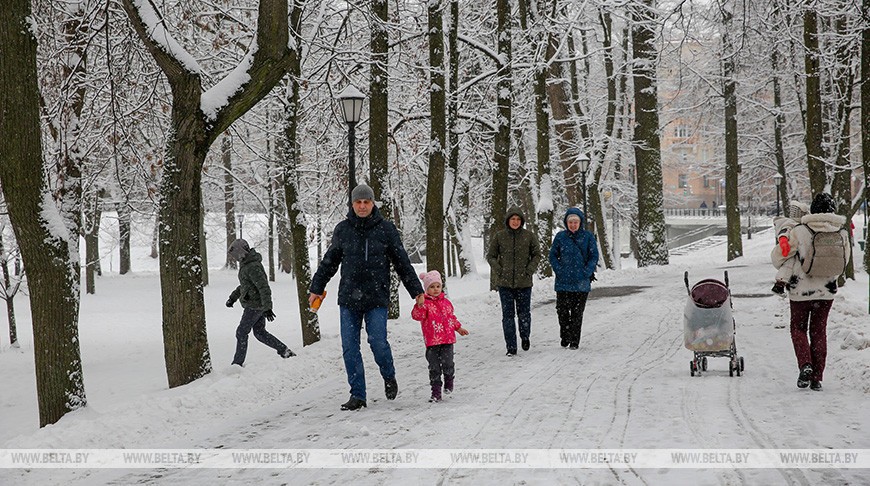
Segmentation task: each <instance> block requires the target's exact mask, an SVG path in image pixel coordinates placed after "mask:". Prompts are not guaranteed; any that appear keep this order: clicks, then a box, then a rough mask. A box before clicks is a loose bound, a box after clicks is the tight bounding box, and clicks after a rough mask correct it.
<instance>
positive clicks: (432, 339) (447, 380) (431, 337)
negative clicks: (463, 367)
mask: <svg viewBox="0 0 870 486" xmlns="http://www.w3.org/2000/svg"><path fill="white" fill-rule="evenodd" d="M420 279H421V280H422V281H423V288H425V289H426V298H425V300H424V302H423V303H422V304H417V305H415V306H414V308H413V309H412V310H411V317H412V318H413V319H414V320H415V321H420V327H421V328H422V329H423V340H424V341H426V361H428V362H429V384H430V385H432V397H431V398H430V399H429V401H430V402H440V401H441V375H442V374H443V375H444V393H451V392H452V391H453V372H454V366H453V343H455V342H456V333H457V332H458V333H459V334H461V335H463V336H466V335H468V331H466V330H465V329H464V328H463V327H462V324H460V323H459V321H458V320H457V319H456V316H455V315H453V304H451V303H450V301H449V300H447V296H446V295H445V294H444V292H442V291H441V275H440V274H439V273H438V271H437V270H432V271H431V272H428V273H421V274H420Z"/></svg>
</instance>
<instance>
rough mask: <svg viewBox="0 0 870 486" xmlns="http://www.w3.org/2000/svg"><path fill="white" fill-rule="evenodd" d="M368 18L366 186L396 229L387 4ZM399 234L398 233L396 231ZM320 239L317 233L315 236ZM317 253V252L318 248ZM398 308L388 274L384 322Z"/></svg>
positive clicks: (382, 0)
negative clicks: (390, 170)
mask: <svg viewBox="0 0 870 486" xmlns="http://www.w3.org/2000/svg"><path fill="white" fill-rule="evenodd" d="M371 9H372V14H374V17H375V18H376V19H377V20H375V21H374V23H373V24H372V25H373V27H372V31H371V39H370V48H371V55H372V64H371V73H372V74H371V81H370V82H369V97H370V98H371V103H370V104H369V185H370V186H371V188H372V191H373V192H374V193H375V199H376V200H378V201H379V202H380V206H379V209H380V212H381V216H383V217H384V219H386V220H387V221H392V222H393V223H395V224H396V227H397V228H399V224H398V223H399V222H398V221H396V220H395V218H394V217H393V194H392V191H389V190H387V188H386V187H385V185H386V184H385V183H386V181H387V180H388V166H387V162H388V160H389V138H388V137H389V131H390V127H389V105H388V101H389V100H388V94H389V93H388V92H387V89H388V87H389V81H390V76H389V69H388V62H389V59H388V55H389V40H390V36H389V32H388V31H387V27H388V26H389V25H390V19H389V5H388V3H387V0H373V1H372V4H371ZM399 231H401V229H399ZM318 238H320V233H318ZM318 251H320V248H319V246H318ZM399 317H400V308H399V278H398V276H397V275H396V273H395V272H390V305H389V307H388V309H387V318H388V319H398V318H399Z"/></svg>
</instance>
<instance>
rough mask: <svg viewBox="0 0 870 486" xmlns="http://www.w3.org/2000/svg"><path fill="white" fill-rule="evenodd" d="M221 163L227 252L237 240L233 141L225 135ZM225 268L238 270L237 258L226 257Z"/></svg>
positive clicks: (222, 141)
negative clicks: (222, 167)
mask: <svg viewBox="0 0 870 486" xmlns="http://www.w3.org/2000/svg"><path fill="white" fill-rule="evenodd" d="M221 161H222V162H223V166H224V222H225V227H226V231H227V250H229V249H230V245H231V244H232V243H233V241H235V240H236V238H237V236H236V235H237V233H236V231H237V230H236V197H235V192H236V191H235V179H234V178H233V139H232V137H230V134H229V133H225V134H224V136H223V138H222V139H221ZM224 268H231V269H236V268H239V264H238V262H237V261H236V259H235V258H233V257H231V256H230V255H229V254H227V255H226V263H225V264H224Z"/></svg>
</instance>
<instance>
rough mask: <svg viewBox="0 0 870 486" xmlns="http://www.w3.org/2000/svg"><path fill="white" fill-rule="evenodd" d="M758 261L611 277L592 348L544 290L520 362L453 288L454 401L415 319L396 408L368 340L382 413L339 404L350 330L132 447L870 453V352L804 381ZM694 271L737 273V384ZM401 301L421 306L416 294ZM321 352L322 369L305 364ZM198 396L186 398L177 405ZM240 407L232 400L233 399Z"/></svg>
mask: <svg viewBox="0 0 870 486" xmlns="http://www.w3.org/2000/svg"><path fill="white" fill-rule="evenodd" d="M712 251H716V250H712ZM759 261H761V259H760V258H759V259H756V260H753V259H746V260H745V261H742V262H741V263H740V264H736V265H724V264H719V265H714V266H713V267H707V266H705V265H704V264H703V263H702V264H699V263H698V262H697V261H695V260H692V261H687V263H689V264H690V265H682V264H680V261H679V260H677V259H675V262H672V264H671V265H669V266H667V267H657V268H653V269H642V270H627V271H623V272H605V273H603V275H602V276H601V278H600V280H601V281H600V282H598V284H599V285H598V286H597V287H596V289H598V293H599V297H598V298H593V299H590V301H589V303H588V306H587V311H586V322H585V324H584V329H583V338H582V341H581V347H580V350H579V351H571V350H567V349H563V348H561V347H560V346H559V343H558V324H557V320H556V314H555V304H554V302H553V299H554V295H553V292H552V290H551V289H552V284H551V282H550V281H544V282H540V283H538V284H537V285H536V287H535V291H534V294H533V311H532V315H533V327H532V348H531V350H530V351H528V352H523V351H520V354H519V355H518V356H517V357H513V358H510V357H506V356H504V343H503V338H502V336H501V324H500V310H499V307H498V299H497V296H496V294H495V293H491V292H487V291H486V289H485V284H484V283H482V282H481V281H477V282H470V283H469V282H465V281H462V282H457V283H455V284H452V285H453V286H454V287H453V289H451V291H452V292H453V293H454V295H455V296H456V297H454V298H453V301H454V304H455V305H456V308H457V314H458V315H459V317H460V319H461V320H462V321H463V323H464V324H465V326H466V327H467V328H468V329H469V330H470V331H471V334H470V335H469V336H467V337H464V338H463V337H460V338H459V342H458V343H457V345H456V363H457V378H456V380H457V381H456V392H455V393H454V394H453V395H452V396H449V397H448V398H447V399H446V400H445V401H444V403H438V404H430V403H428V402H427V398H428V393H429V387H428V382H427V381H428V376H427V371H426V361H425V358H424V356H423V353H424V347H423V345H422V338H421V336H420V332H419V325H418V324H417V323H416V322H414V321H412V320H411V319H410V318H408V317H406V316H405V317H403V318H401V319H400V320H399V321H396V322H395V323H392V324H391V325H390V341H391V344H392V345H393V352H394V357H395V362H396V366H397V373H398V374H397V378H398V381H399V386H400V392H399V397H398V398H397V400H395V401H387V400H386V399H384V398H383V385H382V382H381V380H380V377H379V376H378V374H377V371H376V370H377V368H376V366H375V365H374V362H373V360H372V358H371V353H370V351H369V350H368V349H364V352H363V356H364V359H365V362H366V370H367V378H368V382H369V385H368V388H369V406H368V408H367V409H364V410H361V411H358V412H342V411H340V410H339V404H340V403H342V402H343V401H344V400H346V398H347V384H346V382H345V376H344V373H343V372H342V368H341V362H340V348H339V343H338V340H337V338H336V337H335V335H334V334H330V333H327V337H326V339H325V340H324V342H323V343H322V346H324V347H325V348H321V349H319V351H318V353H320V354H319V355H318V354H315V355H313V356H310V355H309V356H308V357H306V352H307V351H308V349H306V350H302V352H301V353H300V357H299V358H294V359H292V360H289V361H287V362H281V363H276V362H277V361H278V360H276V359H274V357H273V356H272V357H268V358H265V360H264V361H265V362H266V363H268V367H266V368H265V371H264V368H258V366H259V365H257V364H255V365H252V366H249V367H247V368H246V369H244V370H243V371H242V373H241V374H238V375H236V374H227V372H226V371H225V370H221V369H219V371H218V372H217V373H216V375H217V376H216V377H215V378H214V383H212V384H211V385H210V386H212V387H213V388H214V389H215V390H216V391H218V392H219V393H216V394H215V399H216V400H228V401H232V400H233V394H232V390H233V386H234V383H235V384H236V386H238V387H239V389H240V392H239V393H245V392H244V388H243V387H242V383H243V382H248V381H253V380H255V379H258V378H260V377H259V376H258V375H257V374H258V373H269V372H270V370H271V369H273V368H272V366H274V367H275V368H276V369H278V368H279V367H281V366H287V367H294V368H298V369H297V370H296V371H295V372H293V373H292V374H290V375H288V376H289V377H290V378H292V379H293V380H296V381H294V382H287V383H286V388H278V389H277V390H276V391H275V392H274V396H265V397H263V404H262V406H251V407H250V408H249V411H247V412H245V413H227V416H225V417H224V416H215V415H214V414H212V415H211V416H206V417H204V418H203V420H201V421H199V422H197V421H196V420H195V418H193V417H190V418H189V419H188V421H189V423H181V421H179V422H178V423H175V425H177V426H178V429H177V430H176V431H175V432H174V433H173V431H171V430H170V431H159V430H147V428H146V432H145V433H146V434H149V435H150V438H149V436H145V437H138V438H137V439H135V440H132V439H130V440H129V441H128V443H127V444H126V445H125V447H130V448H136V447H141V448H147V447H197V448H222V449H248V448H253V449H270V448H279V449H280V448H285V449H305V448H311V449H424V448H435V449H452V448H464V449H471V448H496V449H502V448H521V449H547V448H557V449H558V448H566V449H595V448H602V449H620V448H634V449H647V448H648V449H661V448H693V449H710V448H734V449H760V448H763V449H778V448H782V449H792V448H800V449H804V448H819V449H824V448H849V449H868V448H870V434H868V428H870V412H868V407H867V403H868V401H867V392H866V390H864V389H862V388H861V386H857V385H858V384H855V385H856V386H853V385H851V384H850V381H849V380H850V378H851V377H852V376H854V374H852V373H850V372H849V370H848V369H847V367H848V366H849V365H848V363H853V362H854V358H853V357H854V355H855V354H856V353H857V352H856V351H855V350H853V349H847V350H843V349H840V347H839V344H838V343H837V342H836V341H832V344H831V346H829V369H828V371H827V372H826V380H825V391H824V392H821V393H816V392H811V391H809V390H798V389H797V388H796V387H795V384H794V381H795V379H796V373H797V371H796V366H795V364H794V355H793V351H792V348H791V343H790V340H789V336H788V330H787V329H783V328H778V327H777V325H781V324H782V323H783V322H784V319H785V317H783V316H787V311H788V309H787V304H786V302H785V301H784V300H780V299H778V298H776V297H773V296H770V295H769V294H768V292H767V291H766V289H767V288H769V286H770V282H769V280H770V276H771V275H770V274H771V272H770V271H769V268H767V269H759V263H758V262H759ZM686 269H688V270H689V271H690V282H695V281H697V280H700V279H702V278H708V277H713V278H719V279H721V278H722V271H723V270H724V269H727V270H728V272H729V276H730V281H731V287H732V292H733V293H734V294H735V298H734V316H735V319H736V320H737V344H738V351H739V353H740V354H741V355H743V356H744V357H745V360H746V371H745V374H744V376H742V377H733V378H732V377H729V376H728V368H727V360H726V359H725V358H710V360H709V368H708V369H709V371H708V372H706V373H704V374H703V376H700V377H694V378H693V377H690V376H689V370H688V362H689V360H690V358H691V352H689V351H688V350H686V349H685V348H684V347H683V333H682V325H683V322H682V319H683V317H682V312H683V307H684V305H685V299H686V296H685V295H686V292H685V287H684V286H683V280H682V272H683V271H685V270H686ZM632 285H635V286H636V285H641V286H643V288H640V289H635V290H636V291H635V292H634V293H628V294H627V295H618V294H620V292H615V294H617V295H615V296H601V295H602V294H605V290H604V289H605V288H610V289H612V290H619V288H623V287H626V286H632ZM614 288H616V289H614ZM593 295H594V294H593ZM739 296H742V297H739ZM838 306H839V304H838V305H835V308H834V314H832V319H842V318H843V316H842V314H838V313H839V312H844V309H843V308H842V307H843V306H839V307H840V308H839V309H838ZM403 310H405V311H407V305H405V306H404V307H403ZM279 315H280V313H279ZM329 316H330V314H328V312H326V313H324V318H325V320H324V323H323V326H324V328H325V329H329V328H330V327H335V324H334V323H328V322H326V319H328V318H329ZM333 317H334V315H333ZM857 319H863V317H858V318H857ZM832 339H833V338H832ZM254 346H257V345H256V344H254ZM364 348H365V345H364ZM859 349H860V348H859ZM849 353H851V354H849ZM865 354H866V353H865ZM312 358H314V363H311V362H308V361H311V359H312ZM318 358H322V359H321V361H320V362H317V359H318ZM850 360H851V361H850ZM260 362H263V361H259V362H257V363H260ZM865 366H866V362H865ZM288 373H289V372H288ZM171 392H172V391H170V392H168V393H171ZM196 393H199V392H196ZM239 398H241V397H239ZM183 399H184V397H183V395H182V396H181V398H179V401H183ZM227 406H228V409H230V410H233V409H232V403H228V404H227ZM169 424H170V425H173V423H172V422H170V423H169ZM159 425H160V424H158V426H159ZM91 444H93V443H91ZM92 446H93V447H98V446H94V445H92ZM107 447H115V446H114V445H109V446H107ZM0 477H2V473H0ZM8 479H9V480H8V481H7V480H5V479H4V480H3V481H2V482H3V484H19V483H20V484H116V485H127V484H152V483H161V484H167V483H176V484H202V485H211V484H252V483H258V482H266V483H268V484H273V483H278V484H282V483H283V484H346V483H349V482H352V483H353V484H371V485H375V484H378V485H380V484H396V485H399V484H402V485H404V484H436V485H441V484H454V483H465V484H537V483H546V484H577V483H580V482H582V483H583V484H625V485H656V484H668V485H673V484H677V485H679V484H687V485H688V484H691V485H706V484H709V485H729V484H766V485H774V484H788V485H791V484H798V485H806V486H809V485H815V484H826V485H830V484H842V485H846V484H867V480H866V471H861V470H858V469H839V470H838V469H830V470H822V469H812V470H810V469H733V470H732V469H708V470H704V469H685V470H683V469H661V470H659V469H631V468H626V467H621V466H613V467H612V468H611V469H585V470H570V469H561V470H521V469H461V468H460V469H454V468H451V469H443V470H425V469H420V470H417V469H388V468H384V469H381V468H371V469H332V470H318V469H298V470H279V469H276V470H268V469H265V470H264V469H242V468H240V469H222V470H216V469H204V470H194V469H169V470H159V471H154V470H128V471H122V470H96V471H78V472H77V471H44V470H34V471H31V472H29V473H24V472H20V471H19V472H16V473H14V474H12V475H11V477H9V478H8Z"/></svg>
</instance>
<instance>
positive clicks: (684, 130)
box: [674, 125, 689, 138]
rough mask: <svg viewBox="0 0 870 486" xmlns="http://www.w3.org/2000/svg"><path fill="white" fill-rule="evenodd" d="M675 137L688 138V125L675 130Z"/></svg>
mask: <svg viewBox="0 0 870 486" xmlns="http://www.w3.org/2000/svg"><path fill="white" fill-rule="evenodd" d="M674 136H675V137H678V138H688V137H689V127H687V126H686V125H677V128H676V129H675V130H674Z"/></svg>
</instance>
